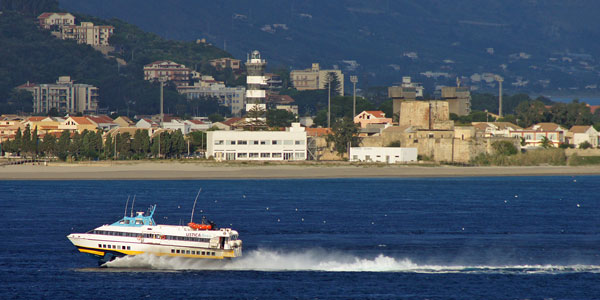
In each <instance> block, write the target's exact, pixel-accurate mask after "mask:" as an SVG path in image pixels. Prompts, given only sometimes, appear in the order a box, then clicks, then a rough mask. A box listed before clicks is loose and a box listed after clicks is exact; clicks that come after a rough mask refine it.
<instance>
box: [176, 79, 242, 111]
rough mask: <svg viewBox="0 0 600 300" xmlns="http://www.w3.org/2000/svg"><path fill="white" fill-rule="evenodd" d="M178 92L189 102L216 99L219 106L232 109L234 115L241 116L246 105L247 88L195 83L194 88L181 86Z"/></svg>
mask: <svg viewBox="0 0 600 300" xmlns="http://www.w3.org/2000/svg"><path fill="white" fill-rule="evenodd" d="M177 91H178V92H179V93H180V94H182V95H185V96H186V98H187V99H188V100H194V99H201V98H216V99H217V101H218V102H219V105H223V106H227V107H229V108H230V109H231V114H232V115H240V113H241V111H242V109H244V104H245V103H246V88H245V87H243V86H238V87H226V86H225V84H223V83H214V84H210V85H206V84H199V83H195V84H194V85H193V86H180V87H177Z"/></svg>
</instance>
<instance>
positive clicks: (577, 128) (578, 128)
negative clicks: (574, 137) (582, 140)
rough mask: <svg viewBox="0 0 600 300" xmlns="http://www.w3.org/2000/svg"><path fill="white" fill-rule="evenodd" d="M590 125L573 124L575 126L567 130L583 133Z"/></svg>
mask: <svg viewBox="0 0 600 300" xmlns="http://www.w3.org/2000/svg"><path fill="white" fill-rule="evenodd" d="M590 127H592V126H591V125H575V126H573V127H571V129H569V132H571V133H585V132H586V131H588V129H590Z"/></svg>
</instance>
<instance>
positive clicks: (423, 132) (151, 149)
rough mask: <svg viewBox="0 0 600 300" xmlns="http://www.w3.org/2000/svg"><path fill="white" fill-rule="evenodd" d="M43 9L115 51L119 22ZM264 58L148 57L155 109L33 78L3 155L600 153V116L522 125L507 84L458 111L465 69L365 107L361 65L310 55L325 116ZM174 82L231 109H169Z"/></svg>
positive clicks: (7, 126)
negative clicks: (506, 101)
mask: <svg viewBox="0 0 600 300" xmlns="http://www.w3.org/2000/svg"><path fill="white" fill-rule="evenodd" d="M37 20H38V23H39V24H38V26H39V28H40V29H42V30H47V31H50V32H51V34H52V35H53V36H54V37H55V38H57V39H63V40H65V39H70V40H75V41H76V42H77V43H78V44H85V45H89V46H91V47H93V48H94V49H95V50H97V51H100V52H101V53H103V54H104V55H109V53H111V52H113V51H114V50H115V49H114V47H113V46H112V45H111V44H110V43H109V41H110V38H111V35H113V34H114V33H115V28H114V27H113V26H106V25H100V26H96V25H94V24H93V23H92V22H80V23H79V24H77V22H76V18H75V16H73V15H72V14H70V13H65V12H44V13H42V14H41V15H39V16H38V17H37ZM199 42H200V43H204V42H205V41H199ZM117 61H118V62H119V63H120V64H124V62H123V61H119V60H117ZM267 63H268V62H267V59H266V58H265V57H262V56H261V53H260V51H258V50H254V51H252V52H251V53H248V55H247V58H246V60H245V61H242V60H239V59H235V58H231V57H221V58H216V59H212V60H210V65H211V66H212V67H214V68H215V69H216V70H228V71H230V72H232V73H233V74H234V76H235V77H236V78H242V79H244V77H245V84H243V85H237V86H228V85H226V83H225V82H223V81H219V80H216V79H215V78H214V77H213V76H211V75H208V74H202V73H201V72H198V71H197V70H196V68H190V67H188V66H186V65H184V64H182V63H179V62H177V61H173V60H159V61H154V62H151V63H149V64H146V65H145V66H144V67H143V70H139V71H140V72H143V77H144V80H145V81H148V82H151V83H154V84H159V85H160V106H159V107H160V111H156V112H155V113H154V114H148V115H141V114H135V115H130V114H129V112H127V113H126V114H124V113H123V111H122V110H121V111H118V112H117V111H110V110H108V109H106V108H102V107H101V105H100V101H99V95H100V94H102V93H103V92H104V91H102V90H101V89H100V88H98V87H96V86H94V85H92V84H90V83H85V82H78V81H75V80H74V79H73V78H71V75H70V74H60V75H59V76H58V78H57V80H56V82H54V83H51V82H50V83H49V82H45V83H33V82H25V83H23V84H22V85H19V86H17V87H15V90H16V91H25V92H28V93H30V95H31V97H32V98H31V99H32V105H33V107H32V109H31V111H32V113H31V114H30V115H24V114H21V115H19V114H3V115H2V116H1V117H0V145H1V153H2V157H3V158H5V159H9V160H13V161H18V160H19V159H27V158H30V159H31V158H36V159H38V158H43V159H50V160H52V159H58V160H62V161H81V160H84V161H85V160H104V159H107V160H131V159H135V160H139V159H159V158H196V159H207V160H212V161H216V162H224V161H336V160H338V161H339V160H346V161H351V162H364V163H383V164H395V163H401V164H416V163H423V162H428V163H446V164H465V165H468V164H473V163H474V162H475V161H477V159H478V158H479V159H480V158H481V157H482V156H486V155H487V156H490V155H494V154H497V153H498V152H499V151H500V150H501V148H502V149H503V148H506V147H509V148H510V151H509V152H508V154H509V155H510V154H514V153H522V152H527V151H531V150H536V149H553V148H557V149H558V148H563V149H567V150H570V152H568V153H569V154H567V155H572V154H574V153H575V154H576V155H577V154H579V155H581V154H582V153H583V154H584V155H596V152H594V151H598V150H597V148H598V146H599V141H600V134H599V132H598V131H597V130H596V128H594V126H592V124H579V123H581V122H579V123H578V124H576V125H575V124H574V125H572V126H570V127H567V126H566V125H564V124H558V123H555V122H536V123H532V124H530V125H529V126H526V127H521V126H519V125H517V124H515V123H516V122H515V123H513V122H511V121H512V120H510V119H508V120H507V119H505V118H503V117H504V115H503V114H502V89H501V87H502V86H501V85H500V90H499V107H498V112H499V113H498V114H495V113H491V112H488V111H485V119H486V120H485V121H483V120H477V121H473V120H472V121H470V122H469V121H467V122H462V121H460V120H461V119H460V118H461V117H465V116H470V115H471V114H472V108H471V102H472V96H471V90H470V89H469V87H468V86H463V85H461V82H460V80H459V79H457V82H456V85H455V86H442V87H439V88H438V89H436V91H424V88H423V86H422V85H420V84H419V83H416V82H413V81H412V79H411V78H410V77H403V78H402V80H401V83H399V84H397V85H394V86H389V87H387V99H388V100H389V101H390V102H391V104H392V105H391V114H390V112H389V111H388V113H387V114H386V113H385V112H384V111H382V110H362V111H357V110H356V107H357V104H356V103H357V102H356V101H357V100H356V97H357V94H356V83H357V76H355V75H350V76H349V80H350V83H351V84H352V86H353V89H352V93H351V96H348V95H347V94H346V95H345V91H347V90H349V89H348V88H347V87H348V84H347V82H346V74H344V73H343V72H342V71H341V70H339V69H336V68H333V69H323V68H321V66H320V64H319V63H313V64H312V66H311V67H310V68H307V69H297V70H291V71H290V72H289V80H290V84H291V86H292V88H293V89H294V90H296V91H327V97H328V98H327V100H328V107H327V112H326V116H327V121H326V123H325V121H324V120H322V122H317V120H316V119H317V118H318V116H315V115H314V114H312V115H311V114H308V113H304V114H300V109H299V105H298V104H297V102H296V100H295V99H294V98H293V97H292V96H290V95H287V94H280V91H281V87H282V82H283V78H282V76H281V75H280V74H275V73H268V72H267ZM497 80H499V81H501V78H497ZM167 85H171V86H173V87H174V88H175V90H176V91H177V92H178V93H179V94H180V95H182V96H184V97H185V98H186V99H188V101H194V100H198V99H206V98H210V99H216V101H217V102H218V105H219V107H223V108H225V109H226V111H223V112H222V114H212V115H208V114H206V113H204V114H203V112H202V111H196V112H195V113H194V116H192V115H190V114H186V115H185V116H182V115H174V114H171V113H165V112H164V111H163V101H164V100H163V98H164V96H163V93H164V91H163V89H164V88H165V87H166V86H167ZM429 95H437V96H435V97H431V96H429ZM343 96H346V97H344V98H342V99H344V100H348V101H345V102H344V104H343V105H345V106H346V108H345V109H346V110H347V111H348V114H350V117H348V114H345V115H342V116H340V115H339V114H338V115H335V114H334V116H332V108H331V102H332V98H333V97H343ZM427 97H431V98H427ZM157 98H158V97H157ZM586 108H587V109H588V112H587V113H588V114H594V113H595V111H596V110H597V109H598V108H599V107H598V106H590V105H587V106H586ZM545 109H547V110H549V111H550V110H552V109H553V108H552V107H551V106H546V107H545ZM350 111H351V112H350ZM202 115H203V116H202ZM224 116H230V117H227V118H225V117H224ZM280 116H283V117H280ZM332 117H333V118H332ZM278 118H279V119H282V120H279V119H278ZM276 119H277V120H276ZM496 120H498V121H496ZM584 123H585V122H584ZM161 140H162V142H161ZM507 145H508V146H507ZM578 149H581V150H586V149H588V150H587V152H581V151H579V152H578ZM590 153H591V154H590Z"/></svg>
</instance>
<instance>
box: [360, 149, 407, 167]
mask: <svg viewBox="0 0 600 300" xmlns="http://www.w3.org/2000/svg"><path fill="white" fill-rule="evenodd" d="M350 161H364V162H384V163H388V164H393V163H406V162H416V161H417V148H399V147H351V148H350Z"/></svg>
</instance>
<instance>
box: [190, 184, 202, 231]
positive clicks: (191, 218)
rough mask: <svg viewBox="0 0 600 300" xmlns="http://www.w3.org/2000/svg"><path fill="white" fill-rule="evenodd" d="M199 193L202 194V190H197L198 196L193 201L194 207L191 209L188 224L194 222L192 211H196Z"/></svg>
mask: <svg viewBox="0 0 600 300" xmlns="http://www.w3.org/2000/svg"><path fill="white" fill-rule="evenodd" d="M200 192H202V188H200V189H199V190H198V194H197V195H196V199H195V200H194V206H193V207H192V216H191V217H190V223H192V222H194V210H195V209H196V201H198V196H200Z"/></svg>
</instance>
